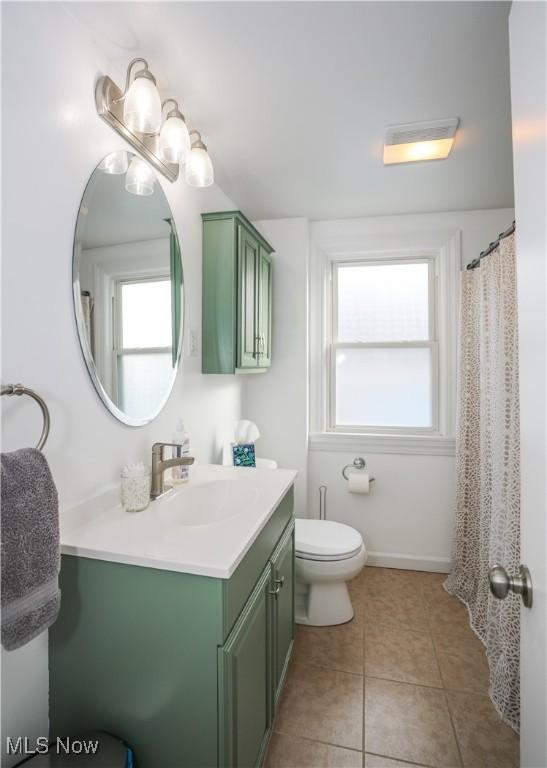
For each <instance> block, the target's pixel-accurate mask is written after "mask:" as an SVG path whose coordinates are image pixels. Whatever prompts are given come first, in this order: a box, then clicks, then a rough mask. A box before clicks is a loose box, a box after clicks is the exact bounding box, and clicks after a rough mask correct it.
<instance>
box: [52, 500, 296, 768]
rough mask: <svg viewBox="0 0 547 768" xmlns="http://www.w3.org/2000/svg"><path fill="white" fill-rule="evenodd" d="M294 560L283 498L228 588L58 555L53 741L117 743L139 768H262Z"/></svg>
mask: <svg viewBox="0 0 547 768" xmlns="http://www.w3.org/2000/svg"><path fill="white" fill-rule="evenodd" d="M143 514H145V513H143ZM293 553H294V518H293V489H292V488H290V489H289V490H288V491H287V492H286V494H285V496H284V497H283V498H282V499H281V501H280V502H279V504H278V505H277V507H276V509H275V510H274V511H273V512H272V514H271V516H270V518H269V519H268V521H267V523H266V524H265V525H264V527H263V528H262V530H261V531H260V533H259V534H258V536H257V538H256V539H255V541H254V542H253V544H252V545H251V547H250V548H249V550H248V551H247V552H246V554H245V556H244V557H243V559H242V560H241V562H240V563H239V565H238V566H237V568H236V569H235V571H234V573H233V574H232V576H231V577H230V578H229V579H222V578H213V577H208V576H200V575H193V574H186V573H179V572H175V571H168V570H159V569H154V568H149V567H143V566H138V565H129V564H125V563H114V562H108V561H103V560H97V559H92V558H86V557H77V556H72V555H63V557H62V566H61V576H60V586H61V594H62V599H61V612H60V615H59V618H58V620H57V621H56V622H55V624H54V625H53V626H52V627H51V629H50V639H49V671H50V737H51V738H52V739H54V738H56V737H57V736H74V735H77V734H81V733H82V732H84V731H89V730H104V731H108V732H111V733H115V734H116V735H118V736H119V737H120V738H123V739H125V740H126V741H127V743H128V744H130V745H131V746H132V747H133V749H134V750H135V754H136V756H137V763H136V768H158V767H159V766H161V768H257V767H258V766H260V765H261V763H262V761H263V758H264V755H265V751H266V748H267V745H268V740H269V736H270V731H271V725H272V722H273V718H274V714H275V706H276V703H277V698H278V695H279V690H280V683H281V681H282V678H283V674H284V670H285V669H286V667H287V664H288V659H289V656H290V653H291V650H292V641H293V635H294V625H293V616H294V584H293V560H292V558H293ZM280 582H281V584H282V585H280Z"/></svg>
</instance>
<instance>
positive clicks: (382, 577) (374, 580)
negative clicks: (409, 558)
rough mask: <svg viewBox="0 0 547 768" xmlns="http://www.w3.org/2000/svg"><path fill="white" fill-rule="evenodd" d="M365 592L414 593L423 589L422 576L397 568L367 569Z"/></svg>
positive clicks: (417, 572)
mask: <svg viewBox="0 0 547 768" xmlns="http://www.w3.org/2000/svg"><path fill="white" fill-rule="evenodd" d="M363 573H364V577H363V586H364V590H365V592H367V593H370V592H375V591H377V590H379V589H381V590H382V591H384V592H390V593H391V592H400V591H403V592H405V593H406V592H414V591H420V590H421V589H422V574H421V573H420V572H419V571H406V570H397V569H395V568H374V567H368V568H365V569H364V571H363Z"/></svg>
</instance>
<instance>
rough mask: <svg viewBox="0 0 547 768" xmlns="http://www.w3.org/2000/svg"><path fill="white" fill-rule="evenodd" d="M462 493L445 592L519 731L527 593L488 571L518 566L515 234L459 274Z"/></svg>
mask: <svg viewBox="0 0 547 768" xmlns="http://www.w3.org/2000/svg"><path fill="white" fill-rule="evenodd" d="M456 468H457V498H456V528H455V540H454V553H453V563H454V565H453V569H452V572H451V573H450V575H449V576H448V578H447V580H446V582H445V588H446V589H447V591H448V592H451V593H452V594H454V595H456V596H457V597H459V598H460V600H462V601H463V602H464V603H465V604H466V605H467V607H468V609H469V616H470V621H471V626H472V627H473V629H474V630H475V632H476V634H477V635H478V637H479V638H480V640H481V641H482V642H483V643H484V645H485V647H486V654H487V657H488V663H489V667H490V696H491V698H492V701H493V703H494V705H495V707H496V709H497V711H498V713H499V715H500V717H501V718H502V719H503V720H504V721H505V722H506V723H507V724H508V725H510V726H511V727H512V728H514V729H515V730H516V731H518V729H519V714H520V687H519V638H520V598H519V597H517V596H516V595H513V594H512V593H510V594H509V595H508V597H507V598H506V599H505V600H497V599H495V598H494V597H493V596H492V595H491V594H490V591H489V584H488V570H489V568H490V567H491V566H493V565H495V564H496V563H499V564H501V565H503V566H504V567H505V568H507V570H508V571H509V572H513V573H515V572H517V571H518V568H519V565H520V446H519V393H518V328H517V290H516V261H515V236H514V234H513V235H510V236H509V237H506V238H505V239H503V240H501V242H500V244H499V246H498V247H497V248H496V249H495V250H494V251H493V252H492V253H491V254H490V255H488V256H486V257H485V258H484V259H482V260H481V263H480V266H479V267H477V268H476V269H473V270H466V271H464V272H463V273H462V276H461V310H460V355H459V370H458V427H457V446H456Z"/></svg>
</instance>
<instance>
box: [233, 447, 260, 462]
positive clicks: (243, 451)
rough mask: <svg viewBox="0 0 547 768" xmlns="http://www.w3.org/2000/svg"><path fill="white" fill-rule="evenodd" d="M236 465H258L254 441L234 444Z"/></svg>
mask: <svg viewBox="0 0 547 768" xmlns="http://www.w3.org/2000/svg"><path fill="white" fill-rule="evenodd" d="M232 457H233V460H234V467H256V457H255V447H254V443H238V444H234V445H232Z"/></svg>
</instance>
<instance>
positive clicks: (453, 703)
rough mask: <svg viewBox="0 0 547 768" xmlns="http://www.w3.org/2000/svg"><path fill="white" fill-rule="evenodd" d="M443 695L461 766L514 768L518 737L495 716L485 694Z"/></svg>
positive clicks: (515, 766) (516, 758)
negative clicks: (450, 715) (449, 715)
mask: <svg viewBox="0 0 547 768" xmlns="http://www.w3.org/2000/svg"><path fill="white" fill-rule="evenodd" d="M447 695H448V705H449V707H450V711H451V714H452V721H453V723H454V729H455V731H456V736H457V739H458V743H459V746H460V751H461V754H462V759H463V764H464V766H465V768H478V767H479V766H480V768H518V765H519V739H518V736H517V735H516V733H515V732H514V731H513V730H512V729H511V728H509V726H508V725H505V723H503V722H502V721H501V720H500V719H499V717H498V714H497V712H496V710H495V709H494V705H493V704H492V702H491V701H490V699H489V698H488V696H478V695H475V694H472V693H456V692H453V691H448V693H447Z"/></svg>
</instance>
